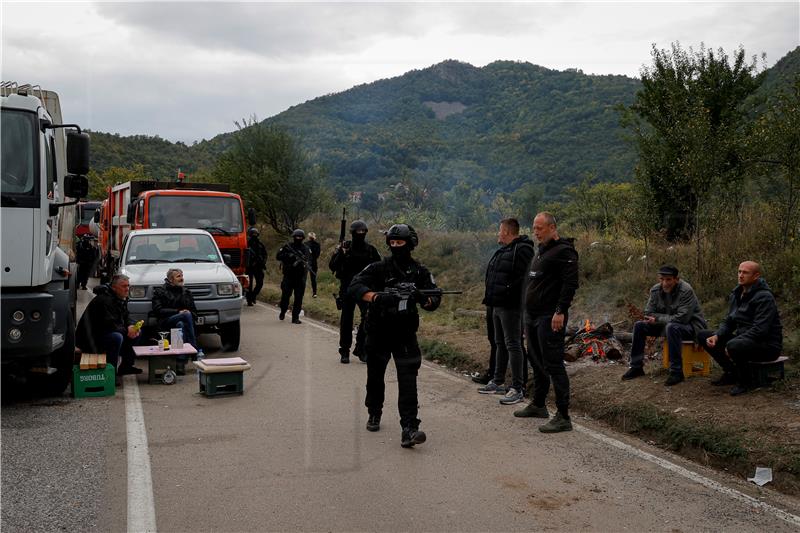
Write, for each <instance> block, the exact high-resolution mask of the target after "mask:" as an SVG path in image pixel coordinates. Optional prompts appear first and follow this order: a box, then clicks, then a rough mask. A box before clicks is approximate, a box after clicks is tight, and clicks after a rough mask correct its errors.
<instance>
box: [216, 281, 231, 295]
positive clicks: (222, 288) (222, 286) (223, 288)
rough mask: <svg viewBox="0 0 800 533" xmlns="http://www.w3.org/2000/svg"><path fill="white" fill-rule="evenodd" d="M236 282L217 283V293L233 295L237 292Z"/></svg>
mask: <svg viewBox="0 0 800 533" xmlns="http://www.w3.org/2000/svg"><path fill="white" fill-rule="evenodd" d="M234 285H235V284H234V283H217V294H219V295H220V296H233V295H234V294H235V292H234V291H235V289H234Z"/></svg>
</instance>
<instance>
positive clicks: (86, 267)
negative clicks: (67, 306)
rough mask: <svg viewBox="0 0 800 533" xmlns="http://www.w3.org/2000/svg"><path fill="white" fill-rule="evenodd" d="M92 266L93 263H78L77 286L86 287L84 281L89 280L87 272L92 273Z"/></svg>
mask: <svg viewBox="0 0 800 533" xmlns="http://www.w3.org/2000/svg"><path fill="white" fill-rule="evenodd" d="M92 267H94V263H78V286H79V287H86V283H87V282H88V281H89V274H91V273H92Z"/></svg>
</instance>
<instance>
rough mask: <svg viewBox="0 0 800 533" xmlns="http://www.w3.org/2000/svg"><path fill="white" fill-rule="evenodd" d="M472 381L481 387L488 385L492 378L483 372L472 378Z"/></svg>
mask: <svg viewBox="0 0 800 533" xmlns="http://www.w3.org/2000/svg"><path fill="white" fill-rule="evenodd" d="M472 381H474V382H475V383H479V384H481V385H488V384H489V382H490V381H492V376H490V375H489V373H488V372H485V373H483V374H479V375H477V376H472Z"/></svg>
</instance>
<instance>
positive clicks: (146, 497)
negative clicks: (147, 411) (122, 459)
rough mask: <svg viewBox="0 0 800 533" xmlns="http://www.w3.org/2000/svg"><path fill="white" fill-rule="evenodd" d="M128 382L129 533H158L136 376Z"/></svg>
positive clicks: (126, 403)
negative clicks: (156, 532)
mask: <svg viewBox="0 0 800 533" xmlns="http://www.w3.org/2000/svg"><path fill="white" fill-rule="evenodd" d="M124 379H125V387H124V389H125V422H126V426H127V431H128V531H129V532H131V533H142V532H148V533H149V532H155V531H156V509H155V504H154V502H153V479H152V477H151V476H150V451H149V450H148V448H147V429H146V428H145V425H144V413H143V412H142V401H141V399H140V397H139V385H138V383H137V382H136V376H135V375H134V376H127V377H125V378H124Z"/></svg>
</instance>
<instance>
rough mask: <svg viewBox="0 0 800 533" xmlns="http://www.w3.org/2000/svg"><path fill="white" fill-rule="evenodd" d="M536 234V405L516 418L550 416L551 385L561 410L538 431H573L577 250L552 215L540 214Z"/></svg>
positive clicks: (531, 330) (532, 278) (531, 326)
mask: <svg viewBox="0 0 800 533" xmlns="http://www.w3.org/2000/svg"><path fill="white" fill-rule="evenodd" d="M533 234H534V236H535V237H536V240H537V242H538V243H539V249H538V251H537V253H536V256H535V257H534V258H533V261H532V262H531V267H530V272H528V288H527V290H526V293H525V328H526V331H527V334H528V353H529V355H530V359H531V364H532V365H533V394H532V395H531V403H530V404H529V405H528V406H527V407H525V408H524V409H521V410H519V411H516V412H515V413H514V416H519V417H536V418H548V417H549V414H548V412H547V407H545V399H546V398H547V393H548V392H549V391H550V382H551V381H552V383H553V390H554V391H555V396H556V408H557V409H558V412H557V413H556V415H555V417H553V419H552V420H550V421H549V422H548V423H546V424H544V425H543V426H540V427H539V431H541V432H542V433H557V432H560V431H571V430H572V422H571V421H570V418H569V378H568V377H567V370H566V368H565V367H564V334H565V332H566V328H567V320H568V313H569V306H570V305H571V304H572V298H573V297H574V296H575V291H576V290H577V289H578V252H577V251H576V250H575V247H574V246H573V245H572V242H570V241H567V240H566V239H563V238H561V237H560V236H559V235H558V230H557V229H556V219H555V217H554V216H553V215H552V214H551V213H547V212H542V213H539V214H538V215H536V217H535V218H534V219H533Z"/></svg>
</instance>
